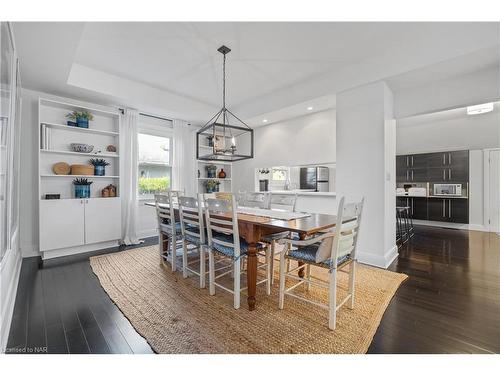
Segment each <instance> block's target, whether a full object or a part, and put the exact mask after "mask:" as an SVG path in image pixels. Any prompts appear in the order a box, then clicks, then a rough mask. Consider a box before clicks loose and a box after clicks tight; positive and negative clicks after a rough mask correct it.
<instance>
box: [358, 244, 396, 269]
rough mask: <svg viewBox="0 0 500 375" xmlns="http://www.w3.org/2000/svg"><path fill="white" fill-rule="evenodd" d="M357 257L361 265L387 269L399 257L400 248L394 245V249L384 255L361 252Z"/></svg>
mask: <svg viewBox="0 0 500 375" xmlns="http://www.w3.org/2000/svg"><path fill="white" fill-rule="evenodd" d="M356 257H357V259H358V262H360V263H363V264H368V265H370V266H375V267H378V268H384V269H385V268H387V267H389V266H390V265H391V263H392V262H393V261H394V259H396V258H397V257H398V247H397V246H396V245H394V246H393V247H392V248H390V249H389V250H387V251H386V252H385V253H384V255H378V254H373V253H368V252H366V251H365V252H363V251H359V252H358V253H357V254H356Z"/></svg>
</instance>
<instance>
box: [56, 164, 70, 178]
mask: <svg viewBox="0 0 500 375" xmlns="http://www.w3.org/2000/svg"><path fill="white" fill-rule="evenodd" d="M52 172H54V173H55V174H59V175H65V174H69V173H70V172H71V167H70V166H69V164H68V163H65V162H63V161H61V162H59V163H55V164H54V165H53V166H52Z"/></svg>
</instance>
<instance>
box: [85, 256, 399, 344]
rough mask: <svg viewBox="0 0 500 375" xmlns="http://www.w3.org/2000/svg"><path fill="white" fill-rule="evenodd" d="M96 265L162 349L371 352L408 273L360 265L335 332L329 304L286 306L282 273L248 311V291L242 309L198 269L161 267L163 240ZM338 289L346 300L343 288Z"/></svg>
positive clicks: (107, 286)
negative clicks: (201, 278) (350, 304)
mask: <svg viewBox="0 0 500 375" xmlns="http://www.w3.org/2000/svg"><path fill="white" fill-rule="evenodd" d="M90 264H91V267H92V269H93V271H94V273H95V274H96V275H97V277H98V278H99V281H100V283H101V285H102V287H103V288H104V290H105V291H106V292H107V293H108V295H109V296H110V298H111V299H112V300H113V302H114V303H115V304H116V305H117V306H118V307H119V308H120V310H121V311H122V312H123V314H124V315H125V316H126V317H127V318H128V319H129V320H130V322H131V323H132V325H133V326H134V328H135V329H136V330H137V332H139V334H140V335H142V336H143V337H144V338H145V339H146V340H147V341H148V343H149V344H150V345H151V347H152V348H153V349H154V350H155V351H156V352H157V353H366V351H367V350H368V347H369V345H370V343H371V341H372V339H373V336H374V334H375V332H376V330H377V327H378V325H379V324H380V320H381V319H382V315H383V313H384V311H385V309H386V308H387V306H388V304H389V302H390V300H391V298H392V297H393V296H394V293H395V292H396V290H397V289H398V287H399V285H400V284H401V283H402V282H403V281H404V280H405V279H406V278H407V276H406V275H403V274H398V273H395V272H390V271H386V270H382V269H378V268H373V267H367V266H363V265H359V267H358V268H357V274H356V301H355V308H354V310H350V309H348V308H347V307H346V306H343V307H342V308H341V309H340V310H339V311H338V314H337V329H336V330H335V331H330V330H329V329H328V326H327V324H328V323H327V322H328V317H327V311H326V310H324V309H321V308H318V307H316V306H314V305H311V304H307V303H304V302H302V301H300V300H297V299H294V298H291V297H285V308H284V310H279V309H278V284H279V281H278V279H276V280H275V283H274V286H273V290H272V294H271V295H270V296H268V295H266V293H265V286H264V285H265V284H260V285H259V286H258V287H257V308H256V310H254V311H248V307H247V303H246V295H245V293H244V292H242V295H241V308H240V309H239V310H235V309H234V308H233V303H232V295H231V294H229V293H227V292H225V291H223V290H221V289H216V295H215V296H210V295H209V293H208V289H199V288H198V279H197V277H195V275H193V276H191V277H189V278H188V279H183V277H182V272H179V271H178V272H176V273H172V272H171V270H170V269H166V268H164V267H163V266H161V265H160V261H159V252H158V247H157V246H148V247H142V248H138V249H133V250H127V251H123V252H119V253H112V254H107V255H101V256H96V257H92V258H91V259H90ZM320 271H321V270H320ZM321 272H322V271H321ZM317 275H318V274H317ZM319 276H321V274H319ZM324 276H325V277H326V276H327V275H326V273H324ZM229 277H230V276H229ZM339 277H340V285H344V286H347V275H346V274H344V273H340V276H339ZM244 279H245V277H242V284H243V285H244V282H243V280H244ZM230 281H231V280H230V279H229V282H230ZM207 284H208V282H207ZM296 290H302V292H301V293H303V294H304V295H308V297H312V298H315V299H317V300H322V301H327V298H328V292H327V291H326V290H321V289H320V288H318V287H314V286H312V287H311V290H310V291H309V292H307V291H306V290H305V288H302V286H300V287H298V288H297V289H296ZM338 294H339V296H338V298H339V300H340V299H341V298H343V295H344V293H343V292H342V291H341V290H340V289H339V293H338Z"/></svg>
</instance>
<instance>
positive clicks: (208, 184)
mask: <svg viewBox="0 0 500 375" xmlns="http://www.w3.org/2000/svg"><path fill="white" fill-rule="evenodd" d="M219 185H220V182H219V181H217V180H206V181H205V189H206V190H207V193H215V192H217V191H219Z"/></svg>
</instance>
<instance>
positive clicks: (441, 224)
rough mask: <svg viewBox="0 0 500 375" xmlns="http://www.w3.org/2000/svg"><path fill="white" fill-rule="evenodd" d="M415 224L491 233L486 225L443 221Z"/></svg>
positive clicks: (415, 222)
mask: <svg viewBox="0 0 500 375" xmlns="http://www.w3.org/2000/svg"><path fill="white" fill-rule="evenodd" d="M413 224H415V225H426V226H429V227H438V228H449V229H462V230H476V231H481V232H489V230H488V229H487V228H486V227H485V226H484V225H481V224H459V223H445V222H442V221H429V220H413Z"/></svg>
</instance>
